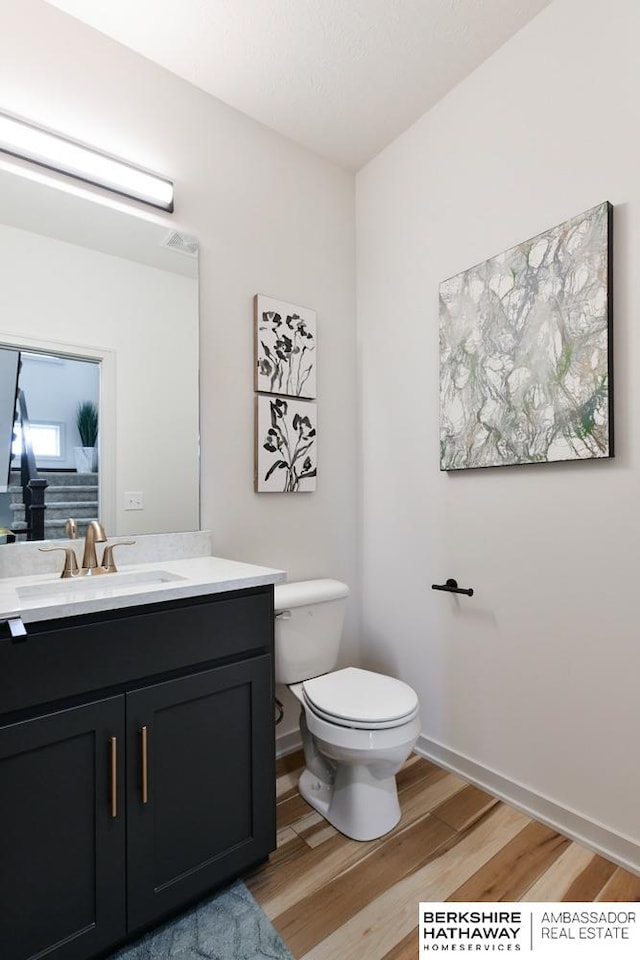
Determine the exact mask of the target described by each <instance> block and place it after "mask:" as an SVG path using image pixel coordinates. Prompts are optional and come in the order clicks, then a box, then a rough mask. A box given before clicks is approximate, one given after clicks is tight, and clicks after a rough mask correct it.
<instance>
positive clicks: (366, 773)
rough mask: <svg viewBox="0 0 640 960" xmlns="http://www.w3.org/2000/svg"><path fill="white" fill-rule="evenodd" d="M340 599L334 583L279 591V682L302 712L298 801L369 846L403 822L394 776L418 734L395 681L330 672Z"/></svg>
mask: <svg viewBox="0 0 640 960" xmlns="http://www.w3.org/2000/svg"><path fill="white" fill-rule="evenodd" d="M347 595H348V588H347V587H346V586H345V585H344V584H342V583H340V582H339V581H334V580H316V581H306V582H303V583H297V584H294V583H292V584H283V585H281V586H276V588H275V609H276V617H277V619H276V682H285V683H286V684H287V686H288V687H289V689H290V690H291V691H292V693H293V694H294V695H295V696H296V698H297V699H298V701H299V702H300V706H301V712H300V732H301V736H302V746H303V749H304V756H305V769H304V771H303V773H302V774H301V776H300V780H299V784H298V786H299V790H300V793H301V795H302V796H303V797H304V799H305V800H306V801H307V802H308V803H309V804H310V805H311V806H312V807H313V808H314V809H315V810H317V811H318V813H320V814H321V815H322V816H323V817H325V819H326V820H328V821H329V823H331V824H332V825H333V826H334V827H335V828H336V829H337V830H339V831H340V832H341V833H344V834H345V835H346V836H348V837H351V838H352V839H354V840H373V839H375V838H377V837H381V836H383V835H384V834H385V833H388V832H389V831H390V830H391V829H393V827H394V826H395V825H396V823H397V822H398V821H399V819H400V815H401V811H400V805H399V801H398V792H397V787H396V779H395V778H396V773H397V772H398V770H399V769H400V767H401V766H402V764H403V763H404V762H405V760H406V759H407V757H408V756H409V754H410V753H411V750H412V749H413V746H414V744H415V742H416V740H417V738H418V735H419V733H420V724H419V719H418V710H419V703H418V697H417V695H416V693H415V691H414V690H413V689H412V688H411V687H410V686H409V685H408V684H406V683H403V682H402V681H401V680H396V679H394V678H392V677H388V676H385V675H383V674H379V673H374V672H372V671H369V670H362V669H360V668H357V667H346V668H344V669H342V670H333V669H332V668H333V667H334V666H335V662H336V660H337V654H338V649H339V639H340V636H341V633H342V622H343V617H344V613H343V608H344V602H345V599H346V596H347ZM336 634H337V636H336Z"/></svg>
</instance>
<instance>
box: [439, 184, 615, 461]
mask: <svg viewBox="0 0 640 960" xmlns="http://www.w3.org/2000/svg"><path fill="white" fill-rule="evenodd" d="M611 226H612V207H611V204H609V203H607V202H605V203H601V204H599V205H598V206H596V207H593V208H592V209H590V210H587V211H585V212H584V213H581V214H579V215H578V216H576V217H572V218H571V219H570V220H567V221H566V222H565V223H561V224H560V225H559V226H557V227H553V228H552V229H550V230H546V231H545V232H544V233H541V234H539V235H538V236H536V237H534V238H533V239H531V240H527V241H526V242H524V243H521V244H519V245H518V246H516V247H512V248H511V249H510V250H507V251H506V252H505V253H501V254H499V255H498V256H496V257H492V258H491V259H490V260H486V261H485V262H484V263H480V264H478V265H477V266H475V267H471V268H470V269H468V270H465V271H463V272H462V273H459V274H457V275H456V276H454V277H451V278H450V279H449V280H445V281H444V282H443V283H442V284H441V285H440V468H441V470H466V469H470V468H474V467H495V466H506V465H510V464H524V463H544V462H552V461H559V460H586V459H592V458H597V457H612V456H613V452H614V451H613V383H612V376H613V371H612V316H611V305H612V296H611V290H612V285H611Z"/></svg>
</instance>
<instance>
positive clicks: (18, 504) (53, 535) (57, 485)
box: [9, 470, 98, 541]
mask: <svg viewBox="0 0 640 960" xmlns="http://www.w3.org/2000/svg"><path fill="white" fill-rule="evenodd" d="M38 477H39V478H40V479H42V480H46V481H47V482H48V486H47V491H46V498H45V502H46V505H47V509H46V511H45V515H44V538H45V540H57V539H59V538H60V537H64V536H65V530H64V525H65V523H66V522H67V520H68V519H69V518H70V517H73V518H74V520H76V521H77V524H78V536H79V537H84V535H85V533H86V528H87V524H88V523H89V521H90V520H97V519H98V474H97V473H63V472H58V471H45V470H41V471H39V472H38ZM9 492H10V493H11V511H12V513H13V517H14V520H13V522H12V524H11V527H12V529H13V530H14V531H15V533H16V540H18V541H20V540H26V535H25V534H20V530H22V529H24V527H26V523H25V521H24V504H23V503H22V488H21V486H20V471H19V470H12V471H11V484H10V487H9Z"/></svg>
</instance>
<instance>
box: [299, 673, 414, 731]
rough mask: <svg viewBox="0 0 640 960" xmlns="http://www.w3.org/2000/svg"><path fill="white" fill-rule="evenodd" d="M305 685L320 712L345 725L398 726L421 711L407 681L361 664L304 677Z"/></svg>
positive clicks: (309, 699) (319, 713) (311, 701)
mask: <svg viewBox="0 0 640 960" xmlns="http://www.w3.org/2000/svg"><path fill="white" fill-rule="evenodd" d="M302 689H303V691H304V696H305V699H306V701H307V703H308V704H309V706H310V707H311V709H312V710H314V711H315V712H316V713H317V714H318V715H319V716H321V717H323V718H324V719H326V720H329V721H333V722H334V723H338V724H342V725H346V726H354V727H356V726H357V727H364V728H366V727H374V726H375V727H385V726H388V727H393V726H399V725H400V724H401V723H406V722H407V721H408V720H410V719H412V718H413V717H414V716H415V715H416V714H417V712H418V706H419V705H418V696H417V694H416V692H415V690H412V688H411V687H410V686H409V685H408V684H406V683H403V682H402V680H395V679H394V678H393V677H386V676H384V675H383V674H381V673H372V672H371V671H370V670H360V669H359V668H358V667H346V668H345V669H344V670H336V671H334V672H333V673H325V674H323V676H320V677H314V678H313V680H305V681H304V683H303V684H302Z"/></svg>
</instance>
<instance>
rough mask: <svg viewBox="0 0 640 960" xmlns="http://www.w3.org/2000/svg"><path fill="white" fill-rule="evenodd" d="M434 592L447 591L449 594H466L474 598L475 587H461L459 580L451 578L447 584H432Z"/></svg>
mask: <svg viewBox="0 0 640 960" xmlns="http://www.w3.org/2000/svg"><path fill="white" fill-rule="evenodd" d="M431 589H432V590H446V592H447V593H464V594H466V596H467V597H472V596H473V587H459V586H458V581H457V580H452V579H451V578H449V579H448V580H447V582H446V583H432V584H431Z"/></svg>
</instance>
